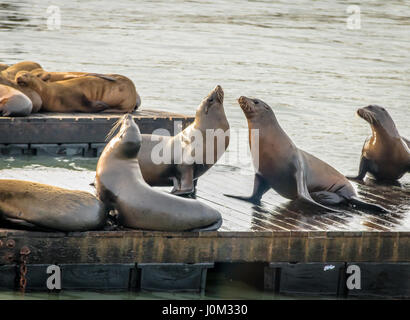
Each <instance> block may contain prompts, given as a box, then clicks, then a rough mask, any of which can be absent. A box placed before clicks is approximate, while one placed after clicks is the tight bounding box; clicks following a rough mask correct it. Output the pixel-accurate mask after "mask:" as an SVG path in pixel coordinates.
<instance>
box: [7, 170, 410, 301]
mask: <svg viewBox="0 0 410 320" xmlns="http://www.w3.org/2000/svg"><path fill="white" fill-rule="evenodd" d="M252 180H253V178H252V176H249V175H241V174H237V173H235V169H233V168H232V170H231V171H229V170H226V168H223V167H221V166H216V167H215V168H213V169H212V170H211V171H209V172H208V173H207V174H206V175H204V176H203V177H202V178H201V179H200V180H199V183H198V199H199V200H200V201H203V202H206V203H207V204H209V205H211V206H213V207H215V208H217V209H218V210H219V211H220V212H221V214H222V216H223V220H224V223H223V225H222V228H221V229H220V230H219V231H215V232H153V231H138V230H126V229H124V230H119V231H92V232H78V233H67V234H66V233H45V232H27V231H21V230H9V229H0V287H1V286H2V285H3V286H7V281H9V282H8V285H9V287H10V286H11V285H12V284H13V283H15V282H10V274H12V275H14V273H13V272H14V271H12V270H17V269H16V268H18V266H19V261H20V257H21V250H22V248H24V247H27V248H29V250H30V254H29V256H28V263H29V269H28V270H29V273H30V270H31V274H32V284H31V285H32V287H31V288H33V289H38V286H41V285H42V286H43V290H44V283H45V282H44V281H45V280H44V279H43V278H44V277H45V270H46V269H45V268H46V267H47V266H48V265H51V264H57V265H59V266H61V268H62V270H63V274H65V275H66V278H65V279H66V280H63V282H64V281H65V283H66V285H65V286H63V287H64V288H82V289H84V288H85V289H86V288H88V289H95V288H99V289H106V290H109V289H110V288H117V289H118V288H120V287H121V288H122V289H125V290H126V289H131V288H133V290H134V289H135V288H138V287H140V288H142V287H143V285H142V284H141V283H140V282H141V281H142V280H141V279H145V278H147V277H148V276H147V275H146V276H145V278H144V276H141V272H146V274H148V275H149V274H150V275H151V277H154V279H152V278H150V279H149V281H148V283H149V284H148V285H147V286H148V288H152V287H153V286H154V287H155V283H156V284H157V285H158V286H159V287H160V288H162V289H164V287H163V284H164V281H171V280H170V275H173V276H175V277H176V279H174V280H172V281H171V282H170V283H174V284H175V285H176V286H177V287H178V285H177V284H176V283H177V282H175V281H177V280H178V279H179V280H178V281H182V280H184V281H185V282H183V284H186V281H187V279H191V278H192V279H193V278H195V279H196V282H195V283H196V285H197V286H199V287H198V288H199V289H198V290H199V291H201V290H203V289H204V288H205V282H206V271H204V270H205V269H209V268H211V269H209V271H208V272H216V271H212V270H213V269H212V266H215V270H219V269H220V268H221V266H233V267H232V268H234V269H232V270H235V274H242V275H244V272H247V271H242V272H241V270H248V269H247V268H248V267H246V266H250V265H252V266H254V267H252V268H253V269H252V274H254V278H255V279H263V280H262V282H263V283H260V285H262V286H264V287H265V289H266V290H271V291H274V292H276V293H285V294H311V295H316V294H326V295H330V296H342V297H349V296H352V297H360V296H378V297H410V217H409V215H410V192H409V191H408V187H407V186H402V187H398V186H397V187H387V186H377V185H372V184H367V185H357V188H358V192H359V195H360V196H361V197H362V198H363V199H365V200H366V201H371V202H375V203H379V204H383V205H384V206H386V207H387V208H388V209H389V210H391V211H392V213H391V214H385V215H376V214H372V213H369V212H365V211H361V210H357V209H355V208H348V207H345V208H343V213H342V214H335V213H319V212H312V211H311V209H309V208H303V207H300V206H299V205H298V204H296V203H294V202H289V201H288V200H286V199H284V198H282V197H280V196H279V195H278V194H276V193H275V192H274V191H269V192H268V193H267V194H266V195H265V196H264V198H263V203H262V205H261V206H253V205H252V204H249V203H246V202H243V201H239V200H236V199H231V198H227V197H225V196H224V195H223V192H226V186H227V185H229V186H230V188H229V192H230V193H234V194H247V193H249V192H250V190H251V187H252ZM85 181H88V180H87V179H86V180H85ZM65 186H66V187H70V182H69V181H67V183H66V185H65ZM2 265H3V266H2ZM350 265H357V266H359V267H360V268H361V273H362V278H363V286H362V288H361V290H348V289H347V288H346V285H345V282H346V278H347V276H348V275H347V274H346V270H347V268H348V266H350ZM1 266H2V267H1ZM150 266H151V268H160V267H161V266H162V267H163V268H165V270H168V271H167V272H165V271H164V270H162V271H161V272H160V273H159V275H158V273H156V272H153V271H151V272H148V271H147V270H150V269H149V268H150ZM73 268H74V269H75V268H77V269H78V270H77V271H76V272H77V273H75V272H74V271H73ZM167 268H171V269H167ZM2 270H3V274H4V275H7V274H9V276H8V277H6V276H3V281H2V278H1V273H2ZM64 270H69V271H64ZM119 270H123V271H119ZM141 270H144V271H141ZM154 270H157V269H154ZM175 270H177V271H175ZM178 270H179V271H178ZM181 270H185V271H181ZM186 270H188V271H186ZM73 272H74V274H75V275H77V276H76V277H74V276H73ZM164 272H165V273H164ZM181 272H182V275H181ZM102 273H103V274H105V275H106V278H107V279H117V280H118V282H116V283H114V284H113V283H110V284H107V281H108V280H107V279H105V280H104V281H103V280H102V279H100V278H99V279H100V280H99V282H91V283H90V282H89V281H88V280H87V277H89V276H93V275H96V276H97V275H100V277H101V274H102ZM67 274H68V275H70V276H68V275H67ZM164 274H165V276H164ZM204 274H205V276H204ZM37 275H38V277H40V278H38V277H37ZM86 275H87V276H86ZM161 275H162V277H163V278H161ZM183 275H185V276H183ZM79 276H80V277H82V279H83V281H84V282H85V284H84V283H82V286H80V287H79V284H78V281H79V280H78V277H79ZM67 277H68V278H67ZM155 277H156V278H155ZM158 277H159V278H158ZM63 278H64V277H63ZM171 278H172V277H171ZM38 279H43V280H44V281H43V280H41V281H40V280H38ZM73 279H77V280H76V281H77V282H75V281H74V280H73ZM130 279H131V280H130ZM138 279H139V280H138ZM167 279H168V280H167ZM154 280H157V282H155V281H154ZM13 281H14V280H13ZM73 281H74V284H73ZM87 281H88V282H87ZM112 281H114V280H112ZM153 283H154V285H153ZM75 284H76V285H77V287H75ZM161 284H162V285H161ZM183 284H181V286H183ZM111 285H112V286H113V287H110V286H111ZM191 285H192V283H191ZM73 286H74V287H73ZM169 286H171V287H172V285H171V284H169ZM171 287H170V288H169V290H171V291H172V288H171ZM194 287H195V285H194ZM174 289H175V288H174ZM188 289H189V290H191V289H192V288H188ZM188 289H187V290H188Z"/></svg>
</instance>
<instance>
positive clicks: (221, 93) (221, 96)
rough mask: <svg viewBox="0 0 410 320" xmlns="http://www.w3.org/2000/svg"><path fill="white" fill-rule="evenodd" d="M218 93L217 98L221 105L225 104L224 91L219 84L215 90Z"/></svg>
mask: <svg viewBox="0 0 410 320" xmlns="http://www.w3.org/2000/svg"><path fill="white" fill-rule="evenodd" d="M213 91H214V92H215V93H216V97H217V99H218V101H219V102H220V103H223V102H224V91H223V89H222V87H221V86H220V85H219V84H218V85H217V86H216V87H215V89H214V90H213Z"/></svg>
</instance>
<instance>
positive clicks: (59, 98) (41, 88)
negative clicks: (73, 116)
mask: <svg viewBox="0 0 410 320" xmlns="http://www.w3.org/2000/svg"><path fill="white" fill-rule="evenodd" d="M16 82H17V84H18V85H20V86H23V87H24V86H26V87H28V88H31V89H33V90H34V91H36V92H37V93H38V94H39V95H40V97H41V100H42V101H43V106H42V111H49V112H101V111H105V112H115V113H124V112H132V111H133V110H134V109H135V108H136V105H137V103H138V98H139V96H138V94H137V91H136V90H135V86H134V84H133V83H132V81H130V80H129V79H128V78H126V77H124V76H121V75H110V76H108V75H98V74H92V75H90V76H88V75H87V76H83V77H78V78H74V79H70V80H65V81H56V82H44V81H43V80H41V79H40V78H38V77H36V76H35V75H33V74H31V73H30V72H26V71H21V72H19V73H17V75H16Z"/></svg>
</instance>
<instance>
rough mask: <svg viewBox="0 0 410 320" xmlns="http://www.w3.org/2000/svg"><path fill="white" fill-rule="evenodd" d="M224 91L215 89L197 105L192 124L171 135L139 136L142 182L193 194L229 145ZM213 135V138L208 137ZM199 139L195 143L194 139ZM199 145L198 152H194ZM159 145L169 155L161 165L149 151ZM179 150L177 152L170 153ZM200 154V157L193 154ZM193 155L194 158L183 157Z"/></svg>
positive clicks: (179, 193)
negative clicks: (201, 177) (198, 183)
mask: <svg viewBox="0 0 410 320" xmlns="http://www.w3.org/2000/svg"><path fill="white" fill-rule="evenodd" d="M223 100H224V92H223V90H222V87H221V86H219V85H218V86H216V87H215V88H214V89H213V90H212V91H211V92H210V93H209V94H208V96H206V97H205V98H204V99H203V101H202V102H201V104H200V105H199V107H198V109H197V111H196V115H195V121H194V122H193V123H192V124H190V125H189V126H188V127H187V128H185V129H184V130H183V131H181V132H180V133H178V134H177V135H175V136H159V135H150V134H143V135H142V146H141V151H140V152H139V155H138V160H139V163H140V168H141V172H142V175H143V177H144V180H145V181H146V182H147V183H148V184H149V185H151V186H172V185H173V186H174V188H173V190H172V193H173V194H177V195H189V194H194V193H195V185H196V181H197V179H198V177H200V176H201V175H202V174H204V173H205V172H206V171H207V170H208V169H209V168H211V167H212V166H213V165H214V164H215V163H216V162H217V160H218V159H219V158H220V157H221V156H222V155H223V153H224V152H225V150H226V149H227V148H228V145H229V123H228V120H227V119H226V115H225V111H224V107H223ZM207 132H208V135H209V134H213V133H215V135H209V136H208V138H207ZM198 139H199V140H198ZM197 142H200V143H201V144H202V146H203V148H202V149H201V150H198V149H199V148H200V147H198V149H197V150H195V144H196V143H197ZM159 143H161V145H162V146H163V152H165V153H167V154H169V155H170V158H169V159H168V160H169V161H167V162H166V163H165V161H164V162H162V163H159V162H158V161H155V159H153V151H155V148H158V146H159ZM175 150H179V151H181V152H180V153H178V152H174V151H175ZM195 152H202V155H200V154H195ZM187 154H192V155H193V154H195V158H194V159H187V157H185V155H187Z"/></svg>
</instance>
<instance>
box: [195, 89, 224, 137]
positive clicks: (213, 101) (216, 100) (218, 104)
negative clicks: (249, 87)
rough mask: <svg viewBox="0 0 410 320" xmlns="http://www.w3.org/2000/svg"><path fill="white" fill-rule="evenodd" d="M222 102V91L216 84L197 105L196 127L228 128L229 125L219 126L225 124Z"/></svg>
mask: <svg viewBox="0 0 410 320" xmlns="http://www.w3.org/2000/svg"><path fill="white" fill-rule="evenodd" d="M223 103H224V91H223V89H222V87H221V86H220V85H217V86H216V87H215V88H214V89H213V90H212V91H211V92H210V93H209V94H208V95H207V96H206V97H205V98H204V99H203V100H202V102H201V104H200V105H199V107H198V109H197V111H196V115H195V124H196V127H202V128H206V129H211V128H221V129H224V130H226V129H228V128H229V126H228V128H224V126H222V127H221V124H224V125H227V119H226V115H225V110H224V107H223ZM225 122H226V123H225Z"/></svg>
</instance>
